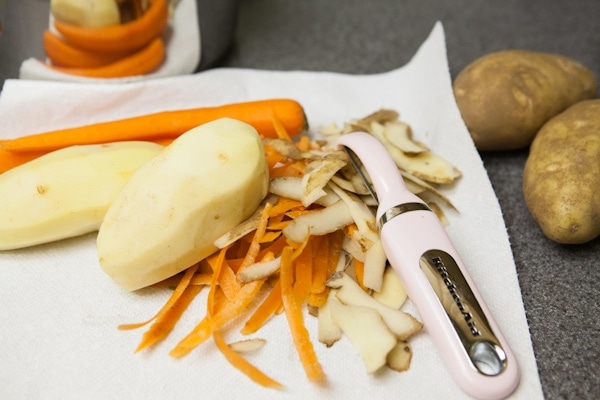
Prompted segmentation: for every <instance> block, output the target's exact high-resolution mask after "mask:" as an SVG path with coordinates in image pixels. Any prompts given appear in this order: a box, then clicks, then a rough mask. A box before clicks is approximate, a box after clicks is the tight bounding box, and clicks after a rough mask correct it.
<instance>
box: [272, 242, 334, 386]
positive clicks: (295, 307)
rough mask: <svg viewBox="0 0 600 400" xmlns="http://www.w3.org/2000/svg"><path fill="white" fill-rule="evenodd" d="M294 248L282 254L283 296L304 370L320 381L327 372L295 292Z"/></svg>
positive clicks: (311, 378) (281, 276)
mask: <svg viewBox="0 0 600 400" xmlns="http://www.w3.org/2000/svg"><path fill="white" fill-rule="evenodd" d="M292 255H293V250H292V248H291V247H286V248H284V249H283V252H282V254H281V267H280V273H279V274H280V278H279V279H280V280H281V297H282V301H283V307H284V309H285V316H286V318H287V320H288V325H289V327H290V331H291V334H292V338H293V339H294V345H295V346H296V351H297V352H298V356H299V358H300V361H301V362H302V366H303V367H304V372H305V373H306V376H307V377H308V379H309V380H311V381H314V382H320V381H323V380H324V379H325V374H324V372H323V368H322V367H321V363H320V362H319V359H318V358H317V354H316V353H315V349H314V347H313V345H312V342H311V341H310V337H309V334H308V330H307V329H306V326H305V325H304V318H303V316H302V309H301V308H300V305H299V304H298V303H297V301H296V298H295V296H294V292H293V280H294V277H293V273H294V272H293V265H292Z"/></svg>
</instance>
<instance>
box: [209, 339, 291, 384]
mask: <svg viewBox="0 0 600 400" xmlns="http://www.w3.org/2000/svg"><path fill="white" fill-rule="evenodd" d="M213 340H214V341H215V344H216V345H217V348H218V349H219V350H220V351H221V353H222V354H223V355H224V356H225V358H226V359H227V361H229V362H230V363H231V365H233V366H234V367H236V368H237V369H238V370H240V371H242V372H243V373H244V374H245V375H246V376H248V377H249V378H250V379H252V380H253V381H254V382H256V383H258V384H259V385H261V386H264V387H271V388H282V387H283V385H282V384H281V383H279V382H277V381H276V380H273V379H271V378H270V377H268V376H267V375H265V374H264V373H263V372H262V371H260V370H259V369H258V368H256V367H255V366H253V365H252V364H250V363H249V362H248V361H247V360H246V359H245V358H244V357H242V356H241V355H239V354H238V353H236V352H235V351H233V350H232V349H231V347H229V346H228V345H227V344H226V343H225V340H223V337H222V336H221V334H220V333H219V332H213Z"/></svg>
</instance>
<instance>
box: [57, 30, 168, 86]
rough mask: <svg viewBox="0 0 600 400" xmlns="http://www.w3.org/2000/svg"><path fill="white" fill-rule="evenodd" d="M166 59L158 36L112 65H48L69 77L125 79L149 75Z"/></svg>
mask: <svg viewBox="0 0 600 400" xmlns="http://www.w3.org/2000/svg"><path fill="white" fill-rule="evenodd" d="M164 58H165V45H164V43H163V40H162V38H160V37H158V36H157V37H156V38H154V39H153V40H152V41H151V42H150V43H148V44H147V45H146V46H144V47H142V48H141V49H139V50H137V51H135V52H134V53H132V54H130V55H127V56H125V57H122V58H120V59H117V60H116V61H114V62H112V63H110V64H106V65H101V66H98V67H88V68H70V67H61V66H56V65H48V64H46V65H47V66H48V68H50V69H53V70H55V71H58V72H62V73H65V74H69V75H77V76H84V77H88V78H123V77H128V76H136V75H144V74H148V73H150V72H152V71H154V70H155V69H157V68H158V67H159V66H160V65H161V64H162V62H163V60H164Z"/></svg>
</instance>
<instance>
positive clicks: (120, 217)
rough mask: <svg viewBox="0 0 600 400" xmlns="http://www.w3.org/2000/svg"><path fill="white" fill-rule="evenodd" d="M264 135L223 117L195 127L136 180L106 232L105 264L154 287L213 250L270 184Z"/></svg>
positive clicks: (131, 283)
mask: <svg viewBox="0 0 600 400" xmlns="http://www.w3.org/2000/svg"><path fill="white" fill-rule="evenodd" d="M268 184H269V173H268V168H267V163H266V159H265V155H264V151H263V146H262V142H261V139H260V137H259V135H258V133H257V132H256V130H255V129H254V128H253V127H251V126H250V125H248V124H246V123H243V122H240V121H237V120H234V119H230V118H223V119H219V120H216V121H213V122H209V123H207V124H204V125H201V126H199V127H197V128H194V129H192V130H190V131H188V132H186V133H184V134H183V135H182V136H180V137H179V138H178V139H176V140H175V141H174V142H173V143H172V144H170V145H169V146H167V147H166V148H165V149H164V150H163V151H162V152H161V153H159V154H158V155H157V156H156V157H155V158H153V159H152V160H150V161H149V162H148V163H147V164H145V165H144V166H143V167H141V168H140V169H139V170H138V171H137V172H136V173H135V174H134V175H133V176H132V177H131V179H130V180H129V182H128V183H127V185H126V186H125V187H124V189H123V190H122V192H121V193H120V195H119V196H118V197H117V198H116V199H115V201H114V203H113V204H112V206H111V207H110V209H109V210H108V212H107V214H106V217H105V219H104V222H103V223H102V225H101V227H100V231H99V233H98V240H97V246H98V256H99V261H100V265H101V266H102V268H103V269H104V271H105V272H106V273H107V274H108V275H109V276H110V277H112V278H113V279H114V280H115V281H116V282H117V283H118V284H119V285H121V286H122V287H123V288H125V289H127V290H137V289H140V288H143V287H145V286H149V285H151V284H154V283H156V282H159V281H161V280H164V279H166V278H168V277H171V276H173V275H175V274H177V273H178V272H181V271H182V270H184V269H186V268H188V267H190V266H191V265H193V264H194V263H196V262H198V261H200V260H202V259H203V258H205V257H206V256H208V255H210V254H212V253H213V252H214V251H215V250H216V249H217V248H216V246H215V245H214V242H215V240H216V239H217V238H219V237H220V236H221V235H223V234H224V233H226V232H228V231H229V230H231V229H233V228H234V227H235V226H237V225H238V224H239V223H240V222H242V221H243V220H245V219H246V218H248V217H249V216H250V215H252V213H253V212H254V211H255V210H256V208H257V207H258V206H259V204H260V202H261V200H262V199H263V198H264V197H265V195H266V194H267V190H268Z"/></svg>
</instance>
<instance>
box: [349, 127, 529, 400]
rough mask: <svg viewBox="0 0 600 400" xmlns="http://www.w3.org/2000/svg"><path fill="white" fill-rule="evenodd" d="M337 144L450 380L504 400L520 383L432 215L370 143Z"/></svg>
mask: <svg viewBox="0 0 600 400" xmlns="http://www.w3.org/2000/svg"><path fill="white" fill-rule="evenodd" d="M337 144H338V146H340V147H341V148H343V149H344V150H345V151H346V152H347V154H348V156H349V158H350V161H351V162H352V164H353V165H354V167H355V168H356V170H357V172H358V173H359V175H360V176H361V178H362V179H363V180H364V181H365V184H366V185H367V187H369V190H370V192H371V194H372V195H373V197H374V198H375V200H376V201H377V203H378V207H377V212H376V219H377V223H378V227H379V231H380V236H381V243H382V245H383V248H384V250H385V254H386V256H387V258H388V262H389V263H390V265H391V266H392V268H393V269H394V270H395V271H396V273H397V274H398V275H399V277H400V279H401V280H402V282H403V283H404V285H405V286H406V291H407V293H408V295H409V298H410V299H411V301H412V302H413V303H414V305H415V307H416V308H417V311H418V312H419V315H420V316H421V318H422V320H423V325H424V326H425V329H426V330H427V332H428V334H429V335H430V337H431V339H432V341H433V343H434V344H435V346H436V347H437V349H438V351H439V354H440V356H441V358H442V359H443V360H444V363H445V364H446V367H447V368H448V370H449V371H450V373H451V375H452V376H453V378H454V379H455V381H456V382H457V383H458V385H459V386H460V388H461V389H462V390H463V391H464V392H465V393H467V394H469V395H470V396H473V397H475V398H479V399H484V400H493V399H502V398H505V397H507V396H508V395H510V394H511V393H512V392H513V391H514V390H515V389H516V387H517V385H518V384H519V379H520V377H519V367H518V365H517V361H516V358H515V356H514V354H513V352H512V351H511V349H510V347H509V345H508V343H507V342H506V340H505V338H504V337H503V336H502V333H501V331H500V328H499V327H498V325H497V323H496V322H495V321H494V319H493V318H492V315H491V313H490V310H489V309H488V307H487V305H486V304H485V302H484V300H483V297H482V296H481V294H480V293H479V291H478V290H477V288H476V287H475V284H474V282H473V280H472V279H471V277H470V276H469V274H468V271H467V269H466V268H465V265H464V263H463V261H462V260H461V258H460V256H459V254H458V252H457V250H456V249H455V247H454V245H453V244H452V242H451V241H450V238H449V237H448V235H447V233H446V231H445V229H444V227H443V225H442V224H441V222H440V220H439V219H438V217H437V216H436V214H435V213H434V212H432V210H431V209H430V208H429V207H428V206H427V204H426V203H425V202H424V201H423V200H421V198H419V197H418V196H416V195H415V194H413V193H411V192H410V191H409V190H408V189H407V188H406V186H405V185H404V181H403V179H402V176H401V174H400V171H399V170H398V167H397V166H396V164H395V162H394V161H393V159H392V158H391V156H390V155H389V154H388V152H387V150H386V149H385V147H384V146H383V144H381V142H379V140H378V139H377V138H375V137H373V136H371V135H369V134H368V133H364V132H354V133H349V134H345V135H343V136H342V137H341V138H340V139H338V142H337ZM361 166H364V169H365V170H366V174H365V173H364V172H363V170H362V168H361ZM368 178H370V181H371V182H372V185H371V183H370V182H369V179H368Z"/></svg>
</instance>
